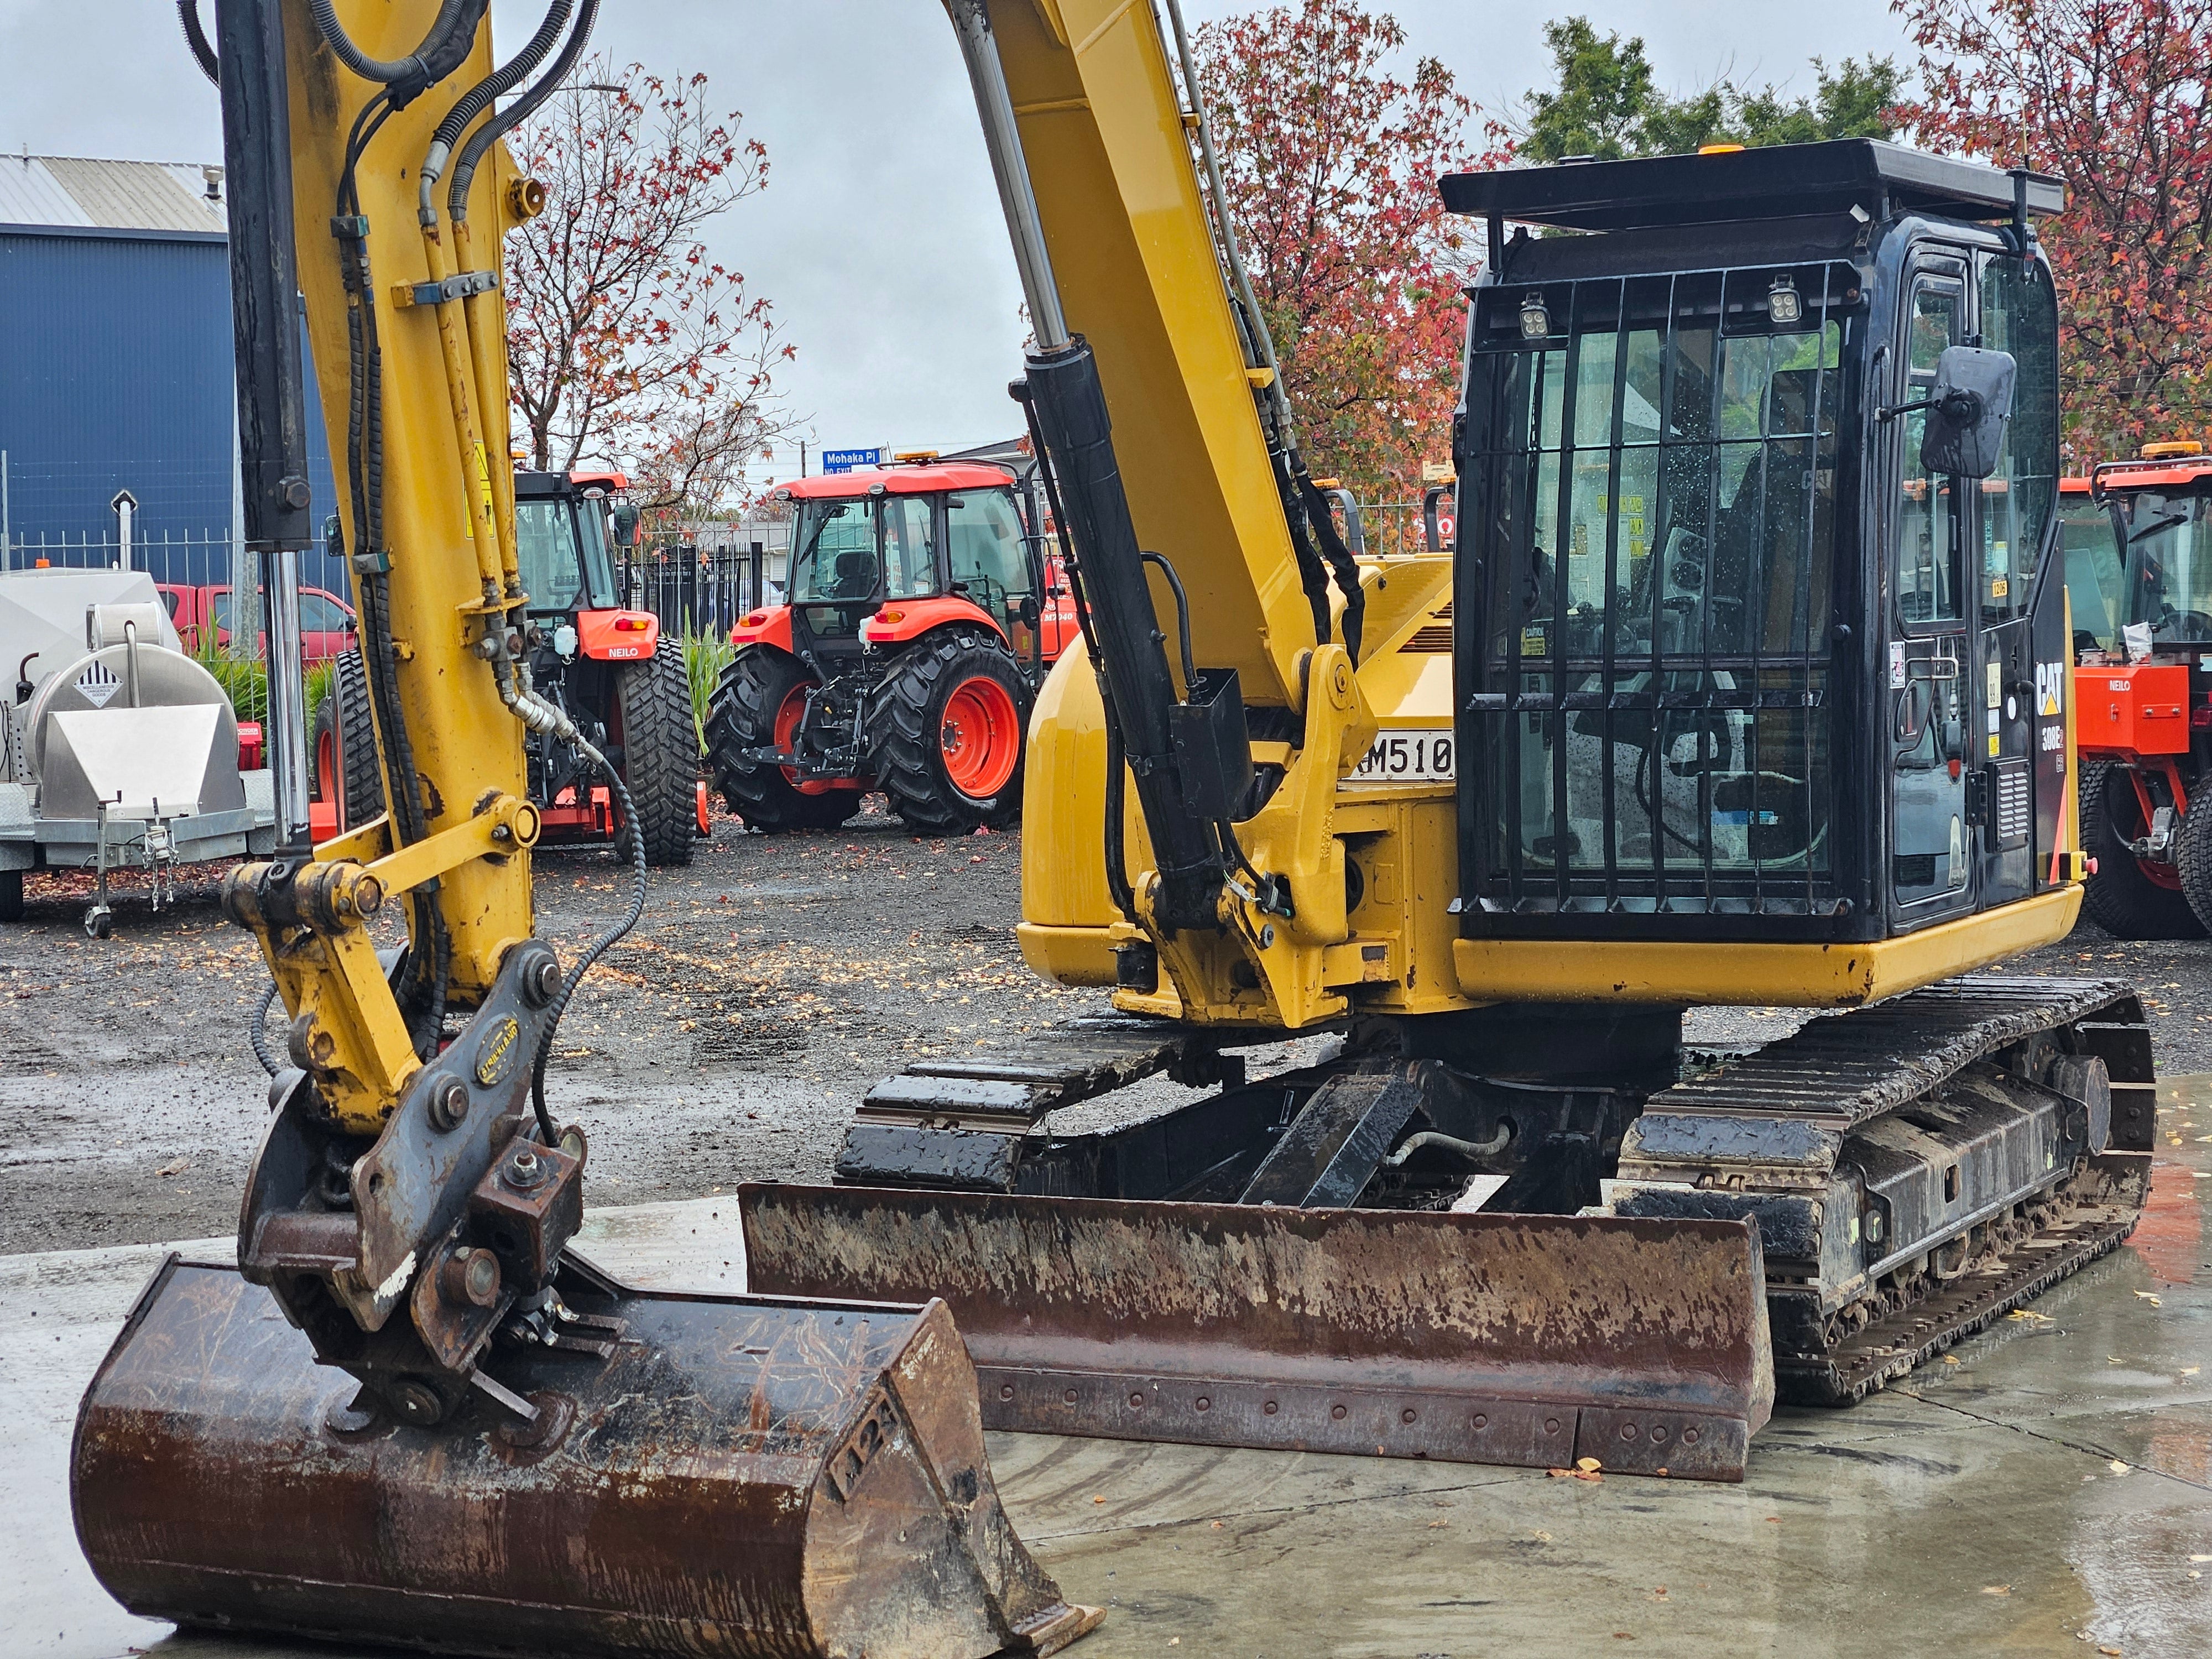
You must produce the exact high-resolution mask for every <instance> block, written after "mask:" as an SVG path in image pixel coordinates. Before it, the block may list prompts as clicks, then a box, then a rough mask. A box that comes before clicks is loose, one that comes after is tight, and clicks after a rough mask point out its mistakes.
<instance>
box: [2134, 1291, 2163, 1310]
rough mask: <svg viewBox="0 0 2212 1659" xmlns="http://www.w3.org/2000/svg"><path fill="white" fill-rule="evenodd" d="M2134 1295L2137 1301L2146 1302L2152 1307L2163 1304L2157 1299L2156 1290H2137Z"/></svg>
mask: <svg viewBox="0 0 2212 1659" xmlns="http://www.w3.org/2000/svg"><path fill="white" fill-rule="evenodd" d="M2136 1299H2137V1300H2138V1301H2142V1302H2148V1303H2149V1304H2150V1305H2151V1306H2152V1307H2154V1308H2157V1307H2163V1306H2164V1305H2165V1304H2163V1303H2161V1302H2160V1300H2159V1299H2158V1292H2157V1291H2136Z"/></svg>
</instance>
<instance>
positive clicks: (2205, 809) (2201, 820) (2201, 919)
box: [2173, 773, 2212, 929]
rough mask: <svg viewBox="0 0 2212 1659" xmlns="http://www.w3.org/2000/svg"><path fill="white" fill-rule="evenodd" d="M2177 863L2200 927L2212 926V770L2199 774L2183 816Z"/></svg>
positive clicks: (2183, 891)
mask: <svg viewBox="0 0 2212 1659" xmlns="http://www.w3.org/2000/svg"><path fill="white" fill-rule="evenodd" d="M2173 861H2174V863H2175V865H2176V866H2179V869H2180V871H2181V891H2182V894H2183V896H2185V897H2186V898H2187V899H2188V901H2189V908H2191V910H2194V911H2195V912H2196V913H2197V923H2198V925H2199V926H2200V927H2203V928H2206V929H2212V773H2200V774H2199V775H2197V787H2196V792H2195V793H2193V794H2191V796H2190V798H2189V810H2188V811H2186V812H2185V813H2183V814H2182V815H2181V836H2180V843H2179V846H2177V847H2176V848H2175V849H2174V860H2173Z"/></svg>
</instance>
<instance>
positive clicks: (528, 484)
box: [514, 467, 629, 501]
mask: <svg viewBox="0 0 2212 1659" xmlns="http://www.w3.org/2000/svg"><path fill="white" fill-rule="evenodd" d="M571 489H604V490H605V491H606V492H607V493H608V494H609V495H619V494H621V493H622V492H623V490H626V489H629V476H628V475H627V474H625V473H621V472H615V471H608V470H607V469H605V468H603V467H600V468H594V467H585V468H580V469H579V470H578V471H574V472H532V471H526V470H524V469H522V468H520V467H518V468H517V469H516V470H515V474H514V493H515V494H516V495H520V496H521V497H523V498H524V499H525V500H526V501H536V500H539V499H541V498H543V497H544V496H548V495H567V494H568V492H569V491H570V490H571Z"/></svg>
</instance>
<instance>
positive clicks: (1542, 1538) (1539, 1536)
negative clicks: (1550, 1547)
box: [1529, 1532, 1552, 1544]
mask: <svg viewBox="0 0 2212 1659" xmlns="http://www.w3.org/2000/svg"><path fill="white" fill-rule="evenodd" d="M1529 1536H1531V1537H1532V1538H1534V1540H1535V1541H1537V1542H1538V1543H1540V1544H1548V1543H1550V1542H1551V1541H1552V1534H1549V1533H1548V1532H1537V1533H1532V1534H1529Z"/></svg>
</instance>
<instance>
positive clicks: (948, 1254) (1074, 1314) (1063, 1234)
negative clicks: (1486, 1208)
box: [738, 1185, 1774, 1480]
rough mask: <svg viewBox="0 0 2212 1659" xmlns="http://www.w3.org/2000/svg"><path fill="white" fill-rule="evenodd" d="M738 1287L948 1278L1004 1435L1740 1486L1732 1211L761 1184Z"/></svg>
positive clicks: (875, 1288)
mask: <svg viewBox="0 0 2212 1659" xmlns="http://www.w3.org/2000/svg"><path fill="white" fill-rule="evenodd" d="M738 1207H739V1212H740V1214H741V1215H742V1217H743V1219H744V1236H745V1265H746V1273H747V1283H748V1285H749V1286H750V1288H752V1289H753V1290H755V1291H772V1292H775V1293H778V1294H785V1295H798V1296H831V1297H847V1296H883V1297H893V1298H896V1299H901V1300H904V1299H921V1298H926V1297H939V1298H942V1299H943V1300H944V1301H945V1304H947V1305H948V1306H950V1307H951V1309H952V1310H953V1316H954V1318H955V1319H956V1321H957V1322H958V1324H959V1327H960V1331H961V1334H962V1336H963V1338H964V1339H965V1340H966V1342H967V1344H968V1352H969V1355H970V1357H971V1358H973V1359H974V1360H975V1369H976V1372H977V1375H978V1377H979V1380H980V1381H981V1384H982V1408H983V1421H984V1424H985V1425H986V1426H987V1427H990V1428H994V1429H1024V1430H1030V1431H1037V1432H1041V1433H1048V1434H1079V1435H1095V1436H1100V1437H1108V1438H1113V1439H1124V1440H1167V1441H1179V1442H1185V1443H1194V1444H1200V1445H1214V1446H1257V1447H1265V1448H1277V1449H1295V1450H1301V1451H1330V1452H1349V1453H1356V1454H1370V1455H1376V1456H1384V1457H1431V1458H1440V1459H1445V1460H1449V1461H1453V1462H1469V1463H1504V1464H1515V1465H1521V1466H1524V1467H1542V1468H1563V1467H1567V1466H1571V1465H1572V1464H1574V1463H1576V1462H1577V1461H1578V1460H1579V1459H1582V1458H1585V1457H1594V1458H1595V1459H1597V1460H1598V1461H1599V1462H1600V1463H1601V1464H1602V1465H1603V1466H1604V1467H1605V1468H1608V1469H1615V1470H1624V1471H1628V1472H1632V1473H1638V1474H1670V1475H1675V1476H1683V1477H1690V1478H1694V1479H1699V1480H1741V1479H1742V1478H1743V1466H1744V1456H1745V1452H1746V1449H1747V1445H1748V1443H1749V1441H1750V1438H1751V1437H1752V1435H1753V1433H1754V1432H1756V1431H1758V1429H1759V1426H1760V1425H1762V1424H1764V1423H1765V1421H1766V1419H1767V1417H1768V1415H1769V1413H1770V1412H1771V1409H1772V1407H1773V1402H1774V1364H1773V1356H1772V1353H1771V1349H1770V1346H1769V1341H1768V1334H1767V1323H1766V1298H1765V1275H1764V1273H1763V1271H1762V1263H1761V1258H1760V1253H1759V1235H1758V1232H1757V1230H1756V1228H1755V1227H1753V1226H1750V1225H1740V1224H1738V1223H1735V1222H1711V1223H1708V1222H1694V1221H1692V1222H1662V1223H1659V1224H1656V1225H1654V1224H1652V1223H1649V1222H1643V1221H1635V1220H1624V1219H1620V1218H1612V1217H1583V1216H1549V1215H1486V1214H1480V1213H1474V1214H1466V1215H1459V1214H1448V1213H1441V1212H1410V1211H1395V1210H1346V1209H1338V1210H1305V1209H1297V1208H1291V1207H1272V1208H1271V1207H1263V1206H1253V1205H1232V1204H1188V1203H1161V1202H1150V1201H1138V1200H1115V1199H1068V1198H1046V1197H1027V1196H1012V1195H1007V1194H997V1193H954V1192H927V1193H921V1192H907V1191H892V1190H888V1189H878V1188H854V1187H793V1186H773V1185H748V1186H744V1187H742V1188H739V1189H738Z"/></svg>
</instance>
